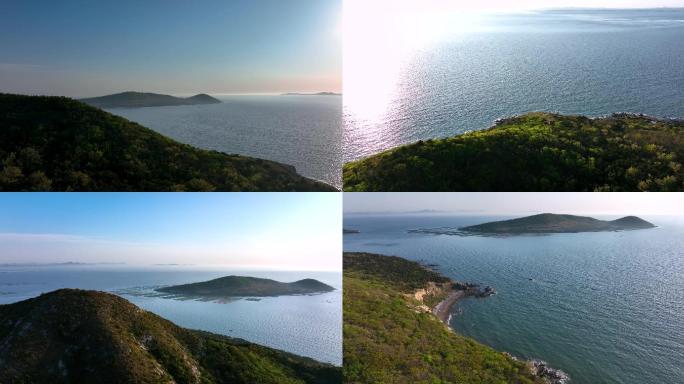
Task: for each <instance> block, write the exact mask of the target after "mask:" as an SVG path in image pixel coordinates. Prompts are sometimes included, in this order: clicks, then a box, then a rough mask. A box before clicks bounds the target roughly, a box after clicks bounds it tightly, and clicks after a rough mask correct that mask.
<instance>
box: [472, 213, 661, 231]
mask: <svg viewBox="0 0 684 384" xmlns="http://www.w3.org/2000/svg"><path fill="white" fill-rule="evenodd" d="M654 227H655V225H653V224H651V223H649V222H648V221H646V220H644V219H641V218H639V217H636V216H627V217H623V218H621V219H617V220H612V221H604V220H598V219H594V218H592V217H584V216H573V215H556V214H552V213H542V214H540V215H534V216H528V217H523V218H518V219H512V220H503V221H494V222H489V223H484V224H479V225H472V226H468V227H462V228H459V230H460V231H464V232H472V233H482V234H525V233H576V232H610V231H631V230H637V229H648V228H654Z"/></svg>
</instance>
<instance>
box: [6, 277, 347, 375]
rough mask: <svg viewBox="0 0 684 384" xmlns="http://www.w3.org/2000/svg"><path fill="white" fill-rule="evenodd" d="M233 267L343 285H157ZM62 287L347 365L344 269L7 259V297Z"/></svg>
mask: <svg viewBox="0 0 684 384" xmlns="http://www.w3.org/2000/svg"><path fill="white" fill-rule="evenodd" d="M227 275H241V276H254V277H262V278H270V279H275V280H278V281H284V282H291V281H296V280H299V279H303V278H313V279H317V280H319V281H322V282H324V283H326V284H328V285H330V286H332V287H334V288H336V290H335V291H333V292H329V293H324V294H318V295H298V296H279V297H264V298H260V300H259V301H253V300H246V298H241V299H237V300H235V301H230V302H225V301H222V302H218V301H202V300H191V299H172V298H164V297H158V295H154V288H157V287H161V286H167V285H176V284H185V283H192V282H199V281H206V280H210V279H214V278H218V277H222V276H227ZM60 288H80V289H90V290H99V291H105V292H110V293H113V294H117V295H119V296H122V297H123V298H125V299H127V300H129V301H130V302H132V303H133V304H135V305H137V306H139V307H141V308H143V309H146V310H148V311H150V312H153V313H155V314H157V315H159V316H161V317H163V318H165V319H167V320H170V321H172V322H174V323H175V324H177V325H179V326H181V327H185V328H190V329H199V330H203V331H208V332H213V333H217V334H222V335H227V336H231V337H236V338H241V339H244V340H247V341H251V342H253V343H257V344H261V345H265V346H268V347H272V348H276V349H280V350H283V351H287V352H291V353H294V354H297V355H300V356H306V357H311V358H313V359H316V360H318V361H322V362H326V363H331V364H335V365H338V366H341V365H342V290H341V288H342V275H341V273H339V272H337V273H335V272H294V271H286V272H285V271H246V270H235V269H227V268H215V267H211V268H209V267H201V266H182V265H180V266H148V267H139V266H128V265H54V266H23V267H22V266H2V267H0V304H9V303H14V302H17V301H21V300H25V299H28V298H31V297H35V296H38V295H40V294H41V293H46V292H50V291H53V290H56V289H60Z"/></svg>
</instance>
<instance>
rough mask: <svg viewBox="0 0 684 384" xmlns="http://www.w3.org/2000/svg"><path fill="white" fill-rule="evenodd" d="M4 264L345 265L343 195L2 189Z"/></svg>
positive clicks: (318, 267)
mask: <svg viewBox="0 0 684 384" xmlns="http://www.w3.org/2000/svg"><path fill="white" fill-rule="evenodd" d="M0 212H2V215H1V216H0V263H25V262H38V263H45V262H66V261H78V262H125V263H129V264H158V263H179V264H222V265H233V266H249V267H255V268H266V269H291V270H340V269H341V256H340V255H341V252H342V250H341V241H342V238H341V236H342V235H341V234H342V215H341V213H342V196H341V194H337V193H212V194H192V193H183V194H177V193H167V194H165V193H118V194H109V193H88V194H63V193H46V194H36V193H5V194H2V195H1V196H0Z"/></svg>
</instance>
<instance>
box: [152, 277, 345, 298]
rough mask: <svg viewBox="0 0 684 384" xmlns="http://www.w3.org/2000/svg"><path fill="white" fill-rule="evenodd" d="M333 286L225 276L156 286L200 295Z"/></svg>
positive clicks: (307, 291) (307, 290)
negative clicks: (169, 285) (202, 280)
mask: <svg viewBox="0 0 684 384" xmlns="http://www.w3.org/2000/svg"><path fill="white" fill-rule="evenodd" d="M334 290H335V288H333V287H331V286H329V285H327V284H324V283H321V282H320V281H318V280H314V279H303V280H298V281H295V282H293V283H281V282H279V281H275V280H271V279H260V278H256V277H246V276H226V277H220V278H218V279H214V280H209V281H204V282H201V283H192V284H182V285H174V286H171V287H163V288H158V289H157V291H158V292H164V293H174V294H179V295H188V296H202V297H210V298H217V297H240V296H282V295H302V294H313V293H323V292H330V291H334Z"/></svg>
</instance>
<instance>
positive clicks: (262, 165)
mask: <svg viewBox="0 0 684 384" xmlns="http://www.w3.org/2000/svg"><path fill="white" fill-rule="evenodd" d="M0 132H1V133H2V134H0V191H58V192H65V191H106V192H123V191H136V192H161V191H227V192H228V191H277V192H290V191H331V192H332V191H336V189H335V188H333V187H332V186H330V185H327V184H325V183H322V182H319V181H316V180H312V179H308V178H306V177H303V176H301V175H299V174H298V173H297V171H296V169H295V168H294V167H293V166H291V165H286V164H281V163H277V162H274V161H269V160H263V159H257V158H253V157H248V156H241V155H233V154H226V153H222V152H217V151H208V150H203V149H199V148H195V147H192V146H189V145H186V144H182V143H179V142H177V141H175V140H172V139H170V138H168V137H165V136H162V135H160V134H159V133H157V132H155V131H153V130H151V129H148V128H145V127H143V126H141V125H139V124H136V123H133V122H130V121H128V120H126V119H124V118H122V117H119V116H115V115H113V114H110V113H108V112H105V111H103V110H101V109H98V108H95V107H92V106H89V105H86V104H84V103H81V102H78V101H76V100H72V99H69V98H66V97H43V96H22V95H8V94H0Z"/></svg>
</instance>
